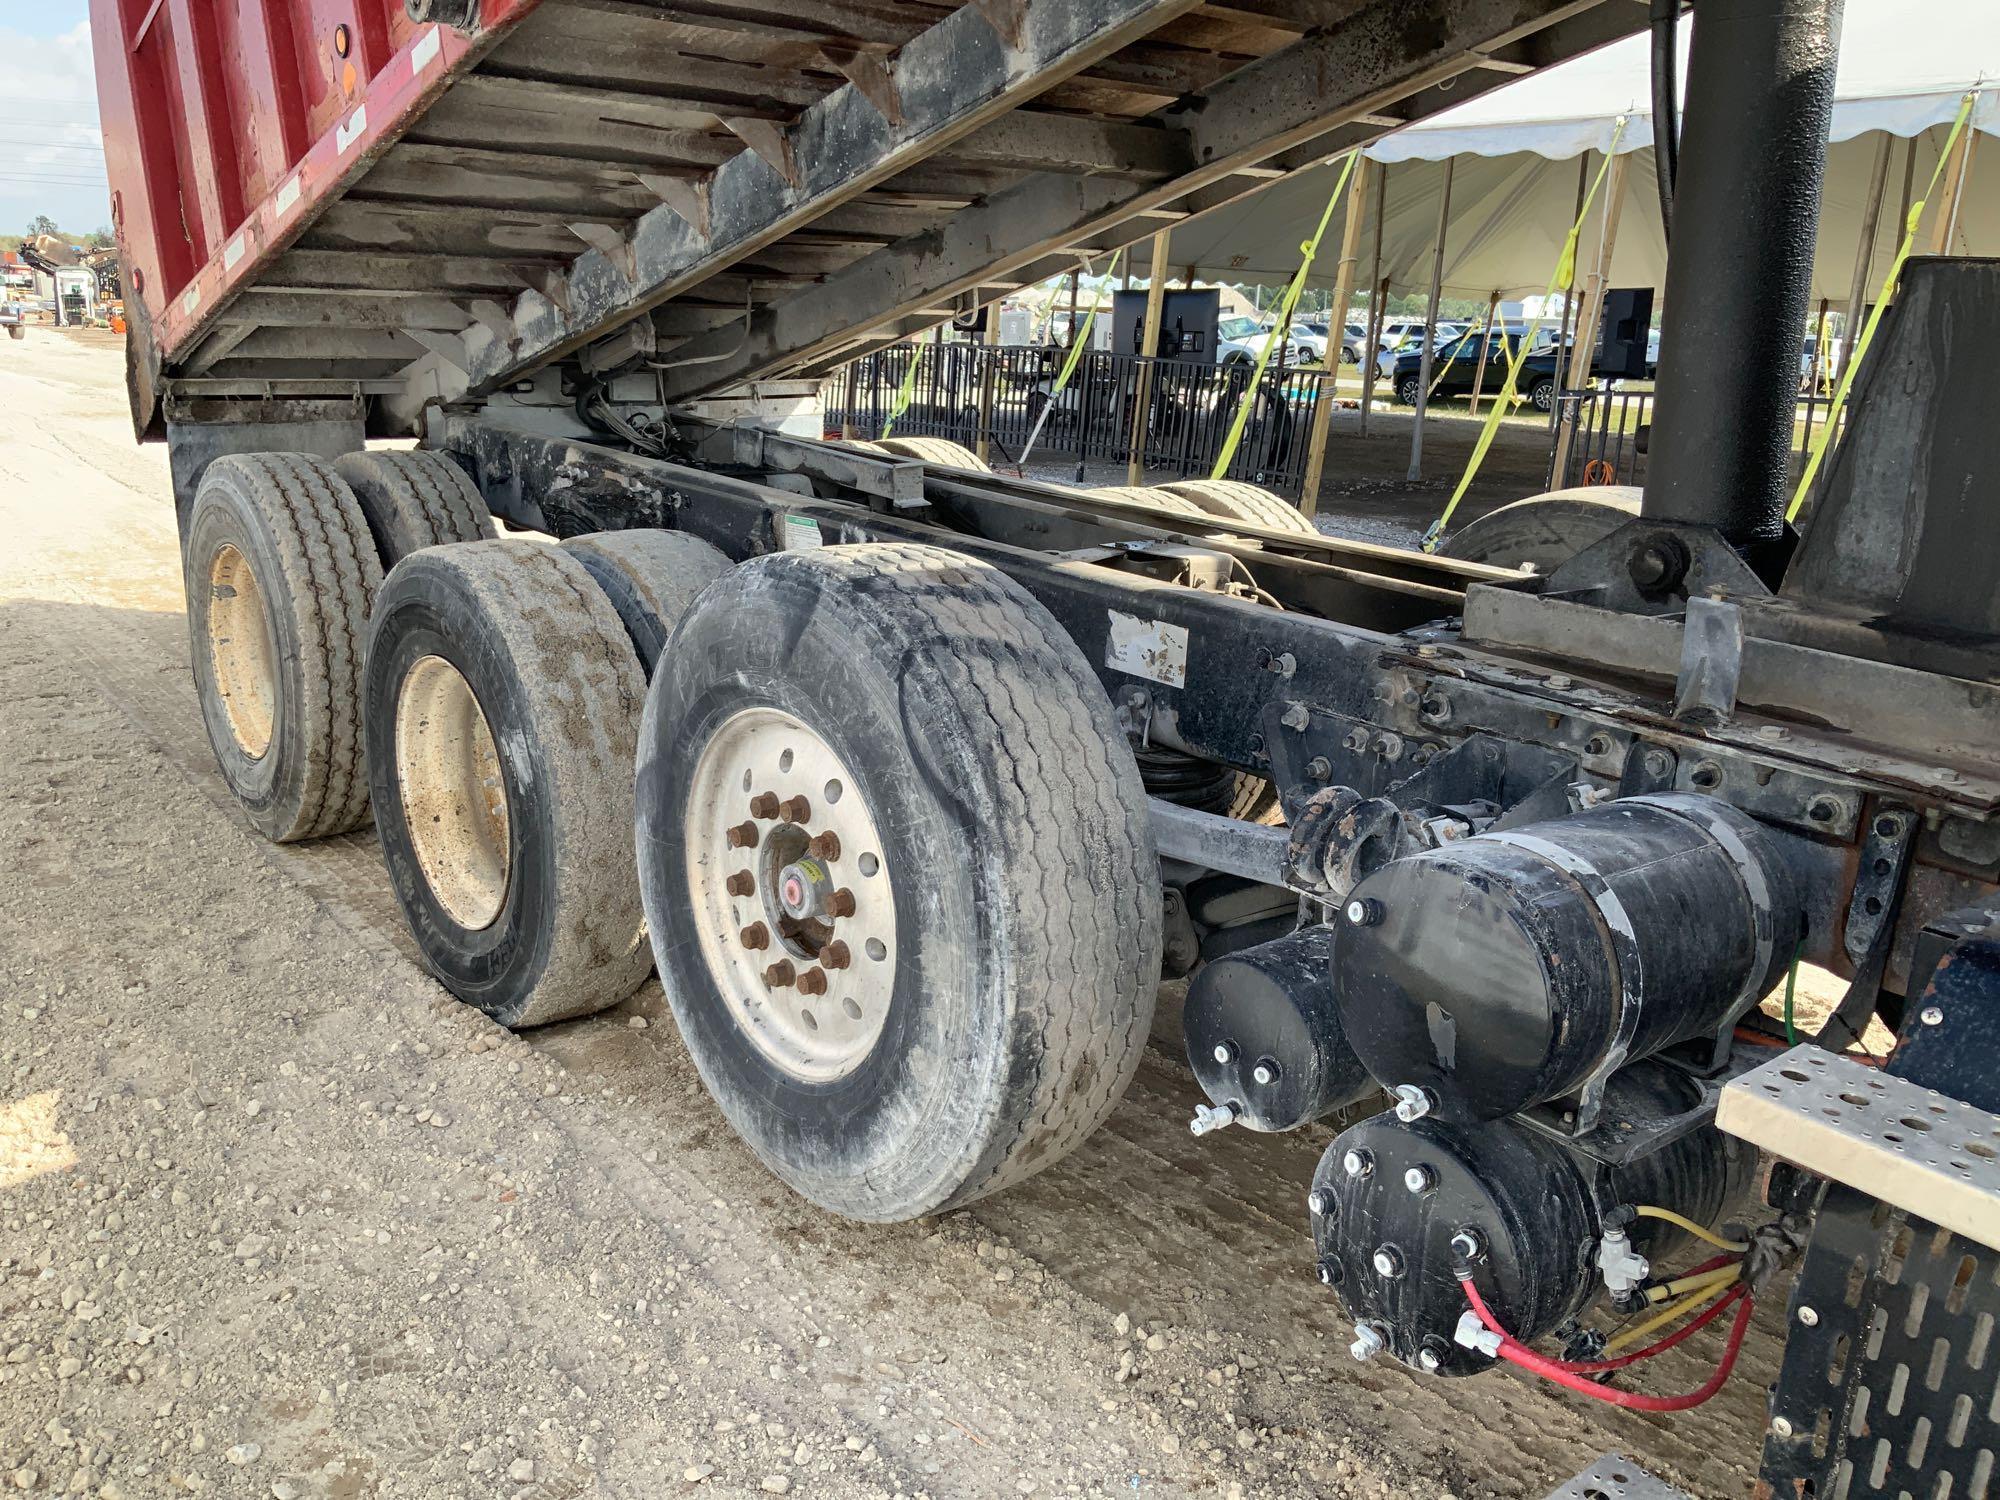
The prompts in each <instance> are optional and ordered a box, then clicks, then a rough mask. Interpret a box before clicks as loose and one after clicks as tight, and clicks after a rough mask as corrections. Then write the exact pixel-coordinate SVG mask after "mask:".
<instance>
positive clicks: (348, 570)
mask: <svg viewBox="0 0 2000 1500" xmlns="http://www.w3.org/2000/svg"><path fill="white" fill-rule="evenodd" d="M181 557H182V571H183V577H184V579H185V583H186V589H187V607H188V629H189V632H190V634H191V636H192V637H193V651H192V656H193V662H194V681H195V693H196V695H197V697H198V698H199V699H200V701H201V714H202V720H203V722H204V723H205V725H206V726H207V729H208V742H209V744H210V746H211V747H213V749H214V751H215V761H216V764H217V765H218V766H219V767H220V768H221V770H222V778H223V780H224V781H226V782H228V784H229V789H230V791H232V792H234V793H235V794H236V799H237V801H238V802H240V803H241V804H242V805H243V811H244V814H245V816H247V817H248V818H249V820H250V822H251V824H252V825H253V826H254V827H255V828H256V829H257V830H258V832H260V833H262V834H263V835H264V836H265V837H266V838H268V839H271V840H272V841H273V842H276V843H280V844H286V843H292V842H295V841H297V840H300V839H315V838H324V837H326V836H327V835H329V834H335V833H345V832H346V831H347V830H349V829H350V828H356V827H359V826H360V825H361V824H363V823H365V822H367V821H368V771H367V767H366V765H365V764H364V760H363V748H362V730H361V672H362V663H363V653H364V651H365V649H366V645H367V639H368V611H369V610H370V608H371V607H372V606H373V605H374V602H375V591H376V590H377V589H378V588H380V587H381V584H382V567H381V564H380V563H378V562H377V561H376V559H375V548H374V545H373V544H372V542H371V541H370V540H369V536H368V522H367V520H366V519H365V518H364V517H363V516H362V514H361V507H360V506H359V505H358V504H356V502H355V499H354V495H353V493H352V492H351V491H350V490H349V489H348V488H347V485H346V483H345V482H343V481H342V479H341V477H340V475H339V474H337V473H336V472H335V471H334V467H333V465H332V464H329V463H327V462H326V461H325V460H323V459H318V458H312V457H309V456H307V455H305V454H298V453H252V454H241V455H233V456H230V457H226V458H218V459H217V460H215V462H213V463H212V464H210V465H209V466H208V469H207V471H206V473H204V474H203V476H202V481H201V486H200V488H199V489H198V490H197V491H196V493H195V498H194V504H193V506H192V507H191V508H190V510H189V512H188V522H187V532H186V539H185V541H184V543H183V545H182V553H181Z"/></svg>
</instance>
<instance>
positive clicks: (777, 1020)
mask: <svg viewBox="0 0 2000 1500" xmlns="http://www.w3.org/2000/svg"><path fill="white" fill-rule="evenodd" d="M796 799H803V802H800V801H798V800H796ZM683 827H684V829H685V831H686V839H687V877H688V890H689V893H690V896H691V898H692V899H691V904H692V906H693V911H694V920H695V926H696V929H697V931H698V933H699V937H700V942H701V951H702V957H703V959H704V960H705V962H706V963H707V966H708V972H709V974H710V976H711V977H712V978H713V980H714V982H715V986H716V989H717V991H718V992H719V993H720V994H721V996H722V1000H723V1003H724V1005H725V1006H727V1007H728V1010H729V1014H730V1017H731V1019H732V1020H733V1021H735V1023H736V1025H737V1028H738V1029H739V1030H740V1031H742V1033H743V1034H744V1035H745V1036H746V1037H748V1038H749V1039H750V1041H751V1043H752V1044H753V1045H754V1046H755V1047H756V1048H757V1050H758V1051H759V1052H760V1053H762V1054H763V1056H764V1057H765V1058H766V1059H768V1060H769V1061H770V1062H771V1063H772V1064H774V1065H775V1066H776V1067H778V1068H779V1069H781V1070H782V1071H784V1072H785V1073H787V1074H789V1075H791V1076H792V1077H794V1078H798V1079H801V1080H804V1081H807V1082H813V1083H826V1082H831V1081H832V1080H834V1079H837V1078H842V1077H845V1076H846V1075H847V1074H849V1073H851V1072H853V1071H854V1070H855V1069H856V1068H858V1067H859V1066H861V1064H862V1062H863V1061H864V1060H865V1059H866V1058H867V1056H868V1054H869V1053H870V1052H871V1051H873V1050H874V1047H875V1043H876V1041H877V1040H878V1039H879V1038H880V1037H881V1035H882V1028H883V1026H884V1025H885V1024H886V1023H887V1021H888V1018H889V1005H890V1000H891V997H892V996H893V995H894V993H895V985H896V900H895V887H894V884H893V882H892V881H891V879H890V872H889V867H888V865H887V863H886V861H885V860H884V857H883V853H882V840H881V835H880V833H879V831H878V830H877V828H876V824H875V817H874V813H873V811H872V810H871V809H870V808H869V806H868V803H867V799H866V798H865V797H864V796H863V794H862V791H861V787H860V783H859V782H858V781H857V780H856V778H855V777H854V775H853V774H852V773H851V772H850V771H849V770H848V768H847V766H846V764H845V763H844V762H843V761H842V760H841V758H840V756H839V755H838V754H836V753H835V752H834V750H833V748H832V747H831V746H830V745H828V744H827V743H826V741H825V740H823V739H821V738H820V737H819V736H818V735H817V734H815V733H814V732H813V731H812V730H811V729H808V728H807V727H806V726H805V725H804V724H803V723H801V722H800V721H799V720H797V719H795V718H793V717H792V716H791V715H790V714H787V713H784V712H781V711H780V710H778V709H774V708H751V709H744V710H742V711H740V712H738V713H736V714H733V715H731V716H730V717H729V718H728V719H726V720H724V721H723V723H722V724H721V725H720V726H719V727H718V728H717V729H716V731H715V734H714V735H713V736H712V737H711V738H710V739H709V741H708V743H707V745H705V746H704V747H703V748H702V752H701V756H700V758H699V760H698V761H697V762H696V764H695V769H694V775H693V777H692V779H691V780H690V781H689V784H688V800H687V805H686V808H685V810H684V818H683ZM801 903H802V905H801ZM802 911H803V913H804V914H803V915H802V914H801V912H802Z"/></svg>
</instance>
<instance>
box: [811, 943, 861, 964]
mask: <svg viewBox="0 0 2000 1500" xmlns="http://www.w3.org/2000/svg"><path fill="white" fill-rule="evenodd" d="M819 961H820V963H821V965H822V966H823V967H825V968H829V969H844V968H846V967H847V966H848V965H849V964H851V963H853V962H854V954H853V953H852V952H850V951H849V949H848V946H847V944H845V943H843V942H841V941H840V940H839V939H838V938H836V939H835V940H834V941H832V942H830V943H828V944H827V945H826V946H825V947H824V948H822V949H820V950H819Z"/></svg>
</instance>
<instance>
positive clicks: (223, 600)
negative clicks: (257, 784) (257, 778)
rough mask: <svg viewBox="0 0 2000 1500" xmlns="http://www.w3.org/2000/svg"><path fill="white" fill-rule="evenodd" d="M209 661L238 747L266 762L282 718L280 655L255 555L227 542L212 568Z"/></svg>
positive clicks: (209, 602)
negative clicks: (251, 556)
mask: <svg viewBox="0 0 2000 1500" xmlns="http://www.w3.org/2000/svg"><path fill="white" fill-rule="evenodd" d="M208 661H209V670H210V673H211V675H212V676H213V677H214V680H215V690H216V692H217V693H218V694H220V695H221V698H222V712H223V716H224V717H225V718H226V719H227V720H228V722H229V733H230V736H231V737H232V738H233V739H234V740H235V741H236V748H237V749H239V750H241V751H242V752H243V753H244V754H245V755H247V756H248V757H249V758H250V759H252V760H262V759H263V758H264V753H265V752H266V751H267V750H269V749H270V748H271V734H272V731H273V729H274V727H275V726H276V724H277V718H278V653H277V651H276V649H275V648H274V647H273V645H272V644H271V619H270V616H269V615H268V614H267V613H266V612H265V609H264V591H263V589H261V588H260V587H258V584H257V575H256V574H255V573H253V572H251V571H250V559H249V558H247V557H245V556H244V555H243V554H242V553H241V552H239V551H238V550H237V549H236V548H234V547H232V546H229V545H228V544H226V543H225V544H224V545H223V546H221V547H219V548H217V549H216V553H215V557H214V559H213V560H212V561H211V562H210V563H209V567H208Z"/></svg>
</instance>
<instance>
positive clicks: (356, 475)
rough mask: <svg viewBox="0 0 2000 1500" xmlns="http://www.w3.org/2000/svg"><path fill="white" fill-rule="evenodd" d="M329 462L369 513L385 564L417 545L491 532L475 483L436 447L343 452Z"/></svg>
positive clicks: (377, 548) (464, 539)
mask: <svg viewBox="0 0 2000 1500" xmlns="http://www.w3.org/2000/svg"><path fill="white" fill-rule="evenodd" d="M334 467H335V468H336V469H338V470H339V471H340V477H341V478H342V479H345V480H346V481H347V485H348V488H349V489H351V490H353V491H354V498H355V500H356V501H358V502H359V503H360V506H361V513H362V514H363V515H364V516H366V517H367V518H368V531H369V534H370V535H372V536H373V537H374V538H375V551H376V555H377V556H379V557H380V558H381V559H382V567H383V568H384V570H387V569H389V568H393V567H395V566H396V564H397V563H399V562H401V561H402V560H403V559H404V558H406V557H408V556H409V555H410V554H411V553H412V552H415V551H417V550H418V549H419V548H421V547H441V546H443V545H445V544H446V543H447V542H482V541H490V540H491V539H492V538H493V535H494V531H493V516H492V513H491V512H489V511H488V510H487V509H486V501H485V499H484V497H482V496H481V495H480V493H479V490H478V487H477V486H475V485H474V484H473V482H472V480H471V478H470V477H468V476H467V474H466V472H465V471H464V470H463V469H461V468H459V466H458V465H457V464H455V463H453V462H452V461H451V460H450V459H448V458H446V457H445V456H444V455H443V454H441V453H422V452H416V453H348V454H344V455H343V456H342V457H340V458H339V459H337V460H335V462H334Z"/></svg>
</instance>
